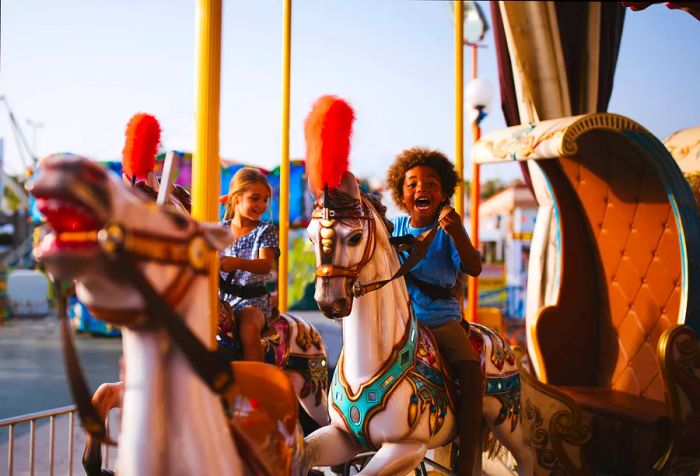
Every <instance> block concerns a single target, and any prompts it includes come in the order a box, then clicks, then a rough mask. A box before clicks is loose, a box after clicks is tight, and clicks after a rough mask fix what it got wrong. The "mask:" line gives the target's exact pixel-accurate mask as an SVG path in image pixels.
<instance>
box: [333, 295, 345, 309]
mask: <svg viewBox="0 0 700 476" xmlns="http://www.w3.org/2000/svg"><path fill="white" fill-rule="evenodd" d="M346 304H347V299H345V298H343V299H338V300H337V301H335V302H334V303H333V310H334V311H336V312H341V311H342V310H344V309H345V305H346Z"/></svg>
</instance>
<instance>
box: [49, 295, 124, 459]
mask: <svg viewBox="0 0 700 476" xmlns="http://www.w3.org/2000/svg"><path fill="white" fill-rule="evenodd" d="M61 288H62V283H61V282H59V281H54V292H55V295H56V302H57V305H58V321H59V324H60V328H61V342H62V343H63V361H64V364H65V368H66V374H67V375H68V385H69V387H70V391H71V394H72V395H73V400H74V401H75V404H76V406H77V407H78V415H79V416H80V421H82V423H83V427H84V428H85V431H87V432H88V433H89V434H90V436H92V437H93V438H94V439H95V440H97V441H99V442H101V443H106V444H108V445H113V446H115V445H116V443H115V442H114V441H112V440H111V439H110V438H109V437H108V435H107V429H106V427H105V424H104V421H103V419H102V417H101V416H100V413H99V412H98V411H97V409H96V408H95V407H94V405H93V404H92V397H91V395H90V391H89V390H88V386H87V382H86V379H85V373H84V372H83V369H82V367H81V366H80V362H79V360H78V352H77V351H76V349H75V343H74V342H73V337H72V334H71V332H70V327H69V325H68V313H67V312H66V307H67V304H66V299H67V297H66V293H65V292H64V291H63V289H61Z"/></svg>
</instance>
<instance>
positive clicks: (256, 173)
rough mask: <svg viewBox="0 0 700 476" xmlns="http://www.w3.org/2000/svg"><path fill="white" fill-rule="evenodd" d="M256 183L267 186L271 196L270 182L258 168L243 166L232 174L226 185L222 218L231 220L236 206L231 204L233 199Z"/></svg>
mask: <svg viewBox="0 0 700 476" xmlns="http://www.w3.org/2000/svg"><path fill="white" fill-rule="evenodd" d="M256 183H259V184H262V185H264V186H265V187H267V191H268V192H270V197H272V187H270V182H268V181H267V177H265V175H264V174H263V173H262V172H260V170H258V169H256V168H254V167H243V168H242V169H240V170H239V171H238V172H236V173H235V174H234V175H233V178H231V182H230V183H229V186H228V199H227V200H226V213H224V220H231V219H232V218H233V216H234V215H235V214H236V207H234V206H233V201H234V199H235V198H236V197H239V196H240V195H242V194H243V193H245V191H246V190H248V189H249V188H250V187H252V186H253V185H255V184H256Z"/></svg>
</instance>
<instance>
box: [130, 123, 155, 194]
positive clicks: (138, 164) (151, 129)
mask: <svg viewBox="0 0 700 476" xmlns="http://www.w3.org/2000/svg"><path fill="white" fill-rule="evenodd" d="M160 130H161V129H160V124H159V123H158V120H157V119H156V118H155V117H154V116H152V115H150V114H146V113H143V112H139V113H138V114H134V115H133V116H132V117H131V119H130V120H129V124H128V125H127V127H126V141H125V143H124V150H123V152H122V170H123V172H124V175H125V176H126V179H127V180H128V181H129V182H131V183H132V184H133V183H135V182H136V179H137V178H143V179H146V181H148V174H149V172H152V171H153V169H154V167H155V164H156V154H157V153H158V144H160ZM149 185H150V184H149Z"/></svg>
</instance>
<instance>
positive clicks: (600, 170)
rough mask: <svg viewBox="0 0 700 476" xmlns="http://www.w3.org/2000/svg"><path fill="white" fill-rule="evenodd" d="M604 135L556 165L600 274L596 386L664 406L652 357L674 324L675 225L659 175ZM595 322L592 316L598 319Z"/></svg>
mask: <svg viewBox="0 0 700 476" xmlns="http://www.w3.org/2000/svg"><path fill="white" fill-rule="evenodd" d="M609 135H611V133H610V132H608V131H604V130H597V131H591V132H589V133H587V134H586V135H584V136H583V137H581V138H579V140H578V143H579V153H578V155H577V156H576V157H574V158H562V159H560V160H559V162H560V164H561V167H562V170H563V172H564V174H565V175H566V177H567V178H568V180H569V182H570V184H571V186H572V187H573V189H574V190H575V192H576V194H577V195H578V197H579V201H580V205H581V207H582V209H583V212H584V216H585V218H586V219H587V221H588V227H589V230H590V232H591V234H592V235H593V239H594V240H595V243H596V244H597V248H598V253H599V260H600V265H601V267H602V269H601V270H600V272H601V273H602V276H598V277H597V278H598V279H600V280H601V283H600V284H601V285H604V286H603V289H602V292H601V297H602V299H601V306H602V309H601V310H600V311H601V312H600V314H599V316H600V317H599V318H604V319H606V320H608V319H609V322H606V323H604V325H601V326H599V328H598V342H597V343H596V344H597V345H596V347H598V348H599V352H600V354H599V358H600V359H601V360H600V361H599V365H598V372H599V373H598V375H597V382H596V383H597V385H599V386H603V387H608V388H612V389H613V390H617V391H621V392H625V393H629V394H633V395H638V396H642V397H646V398H649V399H653V400H657V401H663V400H664V383H663V381H662V377H661V374H660V370H659V366H658V363H657V359H656V346H657V343H658V340H659V337H660V336H661V334H662V333H663V332H664V331H665V330H666V329H668V328H669V327H670V326H671V325H673V324H675V323H677V322H678V321H679V307H680V296H681V292H680V286H681V256H680V245H679V237H678V230H677V226H676V221H675V218H674V215H673V211H672V209H671V205H670V203H669V201H668V198H667V195H666V191H665V190H664V187H663V184H662V183H661V180H660V179H659V176H658V174H657V173H656V171H655V170H654V169H653V167H652V165H651V164H649V163H648V162H647V161H646V160H645V158H644V154H643V153H641V154H640V151H639V149H637V148H636V146H635V145H634V144H633V143H631V142H627V141H620V140H619V135H618V137H617V140H606V139H607V137H606V136H609ZM593 318H596V317H595V316H594V317H593Z"/></svg>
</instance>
